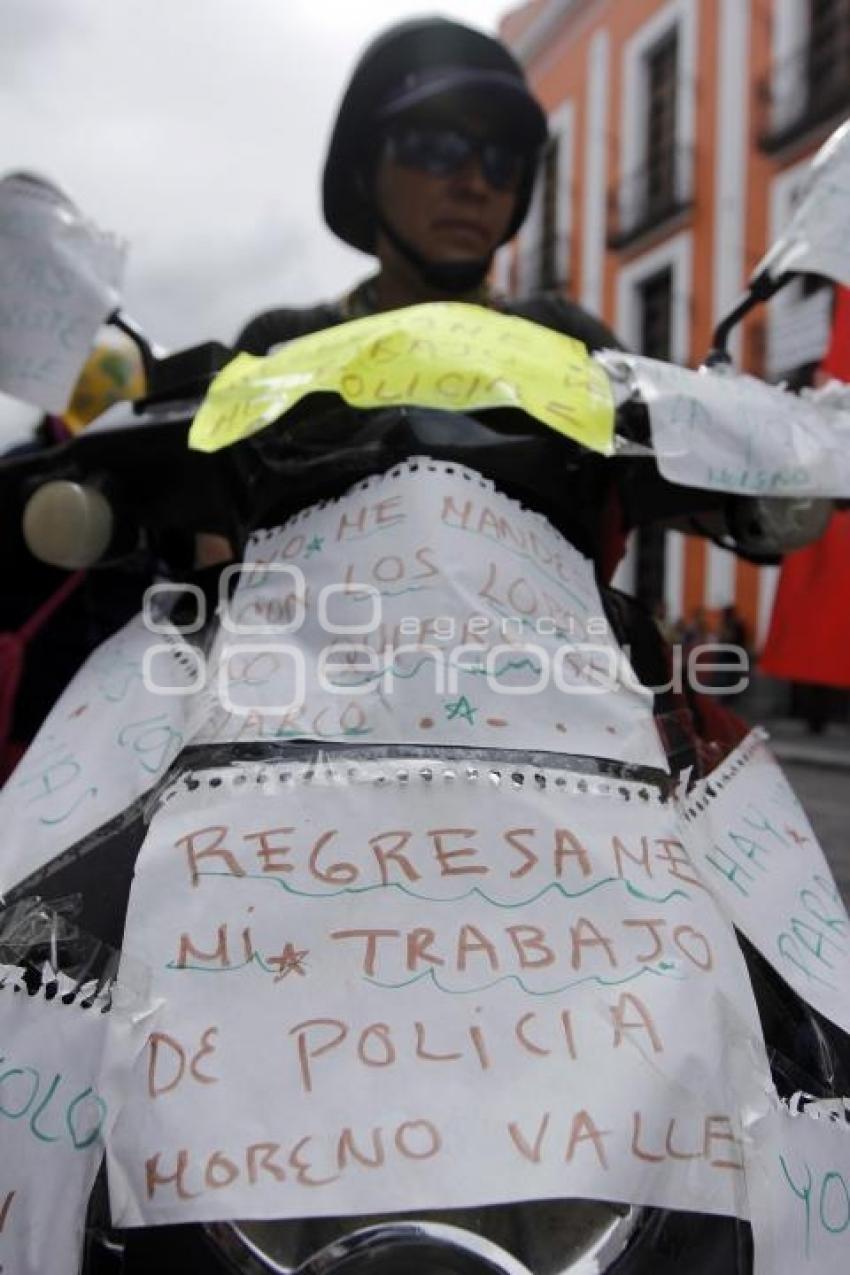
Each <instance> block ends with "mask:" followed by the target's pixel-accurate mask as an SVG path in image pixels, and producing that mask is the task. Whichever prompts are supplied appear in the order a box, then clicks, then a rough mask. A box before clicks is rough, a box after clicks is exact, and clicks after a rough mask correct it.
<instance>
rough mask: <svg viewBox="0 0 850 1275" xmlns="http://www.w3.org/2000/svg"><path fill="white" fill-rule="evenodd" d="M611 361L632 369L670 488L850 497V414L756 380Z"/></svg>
mask: <svg viewBox="0 0 850 1275" xmlns="http://www.w3.org/2000/svg"><path fill="white" fill-rule="evenodd" d="M604 358H606V359H608V358H611V359H613V360H615V361H616V362H617V363H623V362H625V363H626V364H627V365H628V366H629V367H630V368H631V369H632V372H633V374H634V376H635V379H636V381H637V385H638V387H639V389H640V391H641V393H642V394H643V395H644V397H645V398H646V401H647V405H648V407H649V420H650V425H651V427H652V445H653V449H654V451H655V455H656V459H657V461H658V468H659V469H660V470H661V473H662V474H663V475H664V477H665V478H667V479H669V481H670V482H672V483H680V484H683V485H684V486H686V487H701V488H704V489H706V490H709V491H728V492H733V493H736V494H738V495H741V496H850V460H849V459H848V456H850V448H848V443H850V412H848V411H846V410H843V411H842V410H839V409H837V408H834V407H829V406H826V405H824V404H822V403H821V404H818V403H815V402H813V401H812V400H811V399H803V398H800V397H799V396H798V395H796V394H790V393H789V392H788V391H787V390H783V389H781V388H780V387H779V386H776V385H765V384H764V382H763V381H759V380H757V379H756V378H755V377H752V376H739V375H737V374H727V373H718V372H709V371H705V370H703V371H700V372H692V371H690V370H689V369H688V368H682V367H675V366H673V365H671V364H669V363H659V362H657V361H656V360H655V359H647V358H642V357H639V356H637V355H621V354H616V355H610V356H609V355H605V356H604Z"/></svg>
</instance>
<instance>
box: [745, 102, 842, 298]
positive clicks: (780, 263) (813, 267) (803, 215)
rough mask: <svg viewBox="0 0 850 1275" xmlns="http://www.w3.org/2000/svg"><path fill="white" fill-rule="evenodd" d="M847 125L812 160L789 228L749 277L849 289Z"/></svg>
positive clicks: (837, 131)
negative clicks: (802, 279) (807, 279)
mask: <svg viewBox="0 0 850 1275" xmlns="http://www.w3.org/2000/svg"><path fill="white" fill-rule="evenodd" d="M848 225H850V120H847V121H846V122H845V123H844V124H842V125H841V127H840V128H838V129H836V130H835V132H834V133H833V134H832V136H831V137H830V138H828V139H827V141H826V142H825V143H824V145H823V146H822V147H821V148H820V150H819V151H818V153H817V155H815V157H814V159H813V160H812V168H811V173H810V174H809V180H808V182H807V185H806V188H805V190H804V191H803V194H802V196H801V198H800V201H799V203H798V204H797V207H796V208H795V209H794V215H793V217H792V218H791V224H790V225H789V226H788V228H787V229H786V230H785V231H784V232H783V234H782V236H781V238H780V239H779V241H778V243H776V244H775V245H774V247H773V248H771V250H770V251H769V252H768V254H767V256H766V257H765V258H764V259H763V260H762V261H761V262H760V263H759V265H758V266H757V267H756V269H755V271H754V272H753V278H756V277H758V276H759V275H761V274H763V273H764V272H765V271H767V272H768V273H769V274H770V275H771V276H772V277H773V278H774V279H778V278H780V276H781V275H783V274H785V273H787V272H788V271H798V272H802V273H806V274H822V275H825V276H826V277H827V279H834V280H835V281H836V283H843V284H844V286H845V288H850V260H848V255H847V227H848Z"/></svg>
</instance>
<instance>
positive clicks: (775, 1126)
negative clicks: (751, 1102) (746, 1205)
mask: <svg viewBox="0 0 850 1275" xmlns="http://www.w3.org/2000/svg"><path fill="white" fill-rule="evenodd" d="M746 1161H747V1190H748V1193H749V1197H750V1207H751V1210H752V1224H753V1237H754V1241H755V1266H754V1272H755V1275H805V1273H806V1272H811V1275H846V1271H847V1266H848V1254H849V1253H850V1132H848V1129H847V1127H846V1126H845V1125H843V1124H832V1123H831V1122H830V1121H828V1120H813V1119H811V1118H809V1117H808V1116H806V1115H800V1116H796V1117H792V1116H790V1115H789V1114H788V1113H787V1112H786V1111H784V1110H779V1111H773V1112H771V1113H770V1114H769V1115H766V1116H764V1117H762V1118H761V1119H759V1120H757V1121H756V1122H755V1123H754V1124H753V1125H752V1126H751V1127H750V1128H748V1130H747V1140H746Z"/></svg>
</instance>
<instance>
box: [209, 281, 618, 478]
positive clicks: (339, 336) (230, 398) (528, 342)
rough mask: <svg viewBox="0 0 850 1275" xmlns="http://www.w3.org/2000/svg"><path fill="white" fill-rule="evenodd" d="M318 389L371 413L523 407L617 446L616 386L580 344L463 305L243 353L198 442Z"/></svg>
mask: <svg viewBox="0 0 850 1275" xmlns="http://www.w3.org/2000/svg"><path fill="white" fill-rule="evenodd" d="M316 392H331V393H336V394H339V395H340V396H341V397H342V398H343V399H345V401H346V402H347V403H350V404H351V405H352V406H353V407H363V408H367V407H386V406H391V405H397V404H399V403H405V404H411V405H414V406H418V407H431V408H442V409H444V410H446V411H455V412H457V411H463V412H468V411H476V410H478V409H480V408H487V407H513V408H519V409H520V410H522V411H524V412H527V413H528V415H530V416H533V417H535V419H537V420H539V421H542V422H543V424H544V425H547V426H549V427H550V428H551V429H554V430H556V431H557V432H558V433H560V434H564V435H566V437H568V438H572V439H574V440H575V441H576V442H579V443H581V444H582V445H583V446H585V447H587V448H589V449H590V450H591V451H595V452H601V453H602V454H603V455H610V454H611V453H612V452H613V450H614V400H613V396H612V392H611V387H610V383H609V381H608V377H607V376H606V374H605V372H604V371H603V370H602V368H600V367H599V366H598V365H597V364H596V363H594V361H593V360H592V359H591V357H590V355H589V354H588V352H587V349H586V347H585V346H584V345H583V344H582V343H581V342H580V341H576V340H574V339H573V338H572V337H567V336H563V335H562V334H561V333H559V332H553V331H552V330H551V329H549V328H543V327H540V326H539V325H538V324H536V323H531V322H530V321H529V320H527V319H519V318H515V317H513V316H510V315H504V314H498V313H495V312H493V311H491V310H487V309H485V308H484V307H483V306H475V305H466V304H463V303H461V302H453V301H446V302H437V303H433V304H427V305H417V306H411V307H409V308H407V309H403V310H394V311H392V312H391V313H388V314H378V315H372V316H369V317H368V318H365V319H356V320H354V321H353V322H351V323H346V324H344V325H343V326H341V327H336V328H330V329H326V330H324V331H322V332H317V333H313V334H311V335H309V336H305V337H300V338H299V339H297V340H295V341H291V342H289V343H288V344H287V345H285V346H284V347H282V348H281V349H279V350H277V351H275V352H273V353H272V354H269V355H267V356H266V357H264V358H257V357H255V356H254V355H251V354H240V355H238V356H237V357H236V358H235V359H234V360H233V362H232V363H230V364H228V366H227V367H226V368H225V369H224V370H223V371H222V372H221V373H219V375H218V376H217V377H216V379H215V380H214V381H213V383H212V385H211V387H210V390H209V392H208V394H207V397H206V399H205V400H204V402H203V403H202V405H201V408H200V411H199V412H198V414H197V416H196V417H195V420H194V422H193V424H192V428H191V431H190V434H189V446H190V447H192V448H195V449H196V450H198V451H204V452H213V451H218V450H219V449H221V448H223V447H227V446H229V445H230V444H232V443H236V442H238V441H239V440H240V439H243V438H247V437H248V436H249V435H251V434H254V433H256V432H257V431H258V430H261V429H263V428H264V427H265V426H266V425H270V424H271V423H272V422H273V421H275V420H277V419H278V418H279V417H280V416H282V415H283V414H284V413H285V412H287V411H289V409H290V408H292V407H294V405H295V404H296V403H298V402H299V401H300V400H301V399H302V398H304V397H305V395H307V394H312V393H316Z"/></svg>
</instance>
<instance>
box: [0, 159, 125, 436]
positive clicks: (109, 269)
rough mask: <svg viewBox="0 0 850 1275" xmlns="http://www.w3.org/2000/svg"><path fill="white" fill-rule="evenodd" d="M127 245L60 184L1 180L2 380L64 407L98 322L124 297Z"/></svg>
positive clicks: (45, 404) (13, 389)
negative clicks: (87, 215) (83, 212)
mask: <svg viewBox="0 0 850 1275" xmlns="http://www.w3.org/2000/svg"><path fill="white" fill-rule="evenodd" d="M123 260H124V252H123V248H122V246H121V245H120V244H119V243H118V242H117V241H116V240H114V239H113V238H112V237H111V236H109V235H106V234H104V233H103V232H102V231H100V230H98V229H97V228H96V227H95V226H93V225H92V224H91V223H90V222H87V221H85V220H84V219H83V218H82V217H81V216H80V214H79V212H78V211H77V209H76V208H75V207H74V206H73V204H71V202H70V201H69V200H68V199H66V197H65V196H64V195H63V194H62V192H61V191H59V190H57V189H56V188H55V187H53V186H51V185H50V184H49V183H48V182H45V181H42V180H41V179H38V178H34V177H30V176H11V177H7V178H5V179H4V180H3V181H0V388H2V389H3V390H5V391H6V393H7V394H12V395H13V396H14V397H16V398H21V399H23V400H24V401H25V402H28V403H34V404H35V405H36V406H38V407H41V408H43V409H44V410H45V411H48V412H61V411H63V409H64V408H65V407H67V405H68V400H69V399H70V397H71V391H72V390H73V388H74V384H75V382H76V380H77V377H78V376H79V374H80V372H81V371H82V367H83V364H84V363H85V360H86V356H87V355H88V353H89V350H90V348H91V345H92V341H93V340H94V337H95V334H96V332H97V329H98V327H99V326H100V324H101V323H102V322H103V320H104V319H105V318H106V317H107V315H108V314H109V312H110V311H111V310H114V308H115V306H116V305H117V304H118V286H119V283H120V278H121V274H122V271H123Z"/></svg>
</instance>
